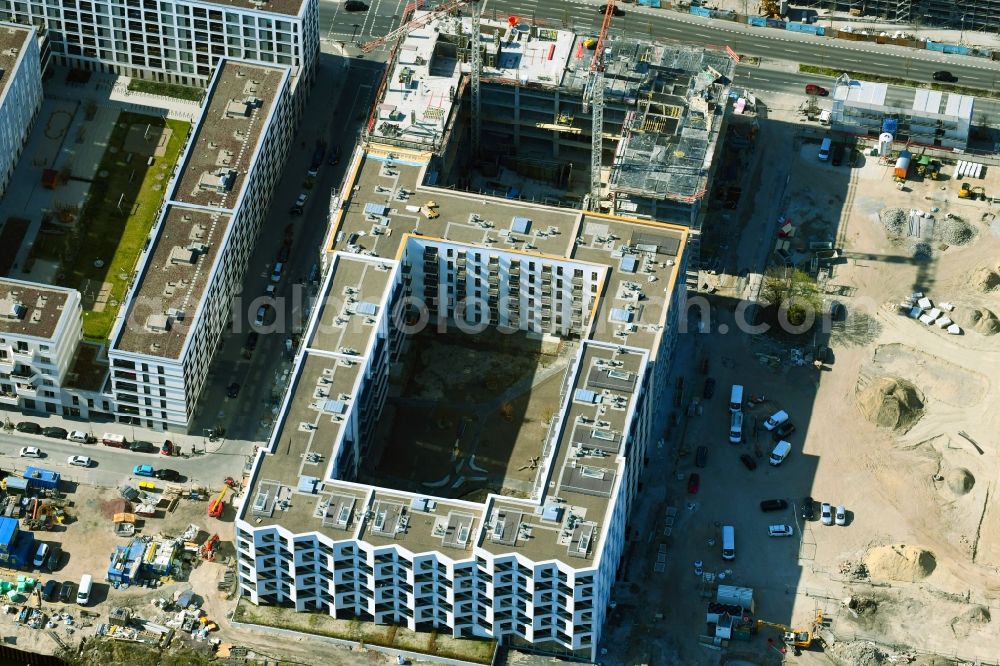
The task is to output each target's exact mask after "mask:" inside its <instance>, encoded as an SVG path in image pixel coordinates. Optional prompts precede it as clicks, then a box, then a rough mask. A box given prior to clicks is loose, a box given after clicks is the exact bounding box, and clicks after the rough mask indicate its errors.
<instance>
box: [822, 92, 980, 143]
mask: <svg viewBox="0 0 1000 666" xmlns="http://www.w3.org/2000/svg"><path fill="white" fill-rule="evenodd" d="M889 94H890V93H889V87H888V85H887V84H885V83H872V82H869V81H855V80H853V79H851V78H850V77H848V76H847V75H846V74H845V75H842V76H841V77H840V78H838V79H837V83H836V85H835V86H834V88H833V108H832V110H831V116H830V126H831V129H832V130H833V131H835V132H844V133H847V134H856V135H861V136H872V137H877V136H878V135H879V134H881V133H882V132H888V133H890V134H892V135H893V137H894V138H895V139H896V140H897V141H904V142H905V141H910V142H912V143H914V144H917V145H923V146H939V147H941V148H957V149H959V150H965V149H966V148H967V147H968V144H969V129H970V127H971V125H972V113H973V108H974V106H975V100H976V98H975V97H973V96H971V95H957V94H954V93H945V92H941V91H940V90H930V89H927V88H909V89H907V90H906V92H905V95H904V98H903V99H900V100H896V101H894V102H890V100H889Z"/></svg>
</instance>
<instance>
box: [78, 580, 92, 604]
mask: <svg viewBox="0 0 1000 666" xmlns="http://www.w3.org/2000/svg"><path fill="white" fill-rule="evenodd" d="M93 586H94V578H93V576H91V575H90V574H83V577H82V578H80V589H79V590H77V592H76V603H77V604H79V605H80V606H86V605H87V604H89V603H90V589H91V588H92V587H93Z"/></svg>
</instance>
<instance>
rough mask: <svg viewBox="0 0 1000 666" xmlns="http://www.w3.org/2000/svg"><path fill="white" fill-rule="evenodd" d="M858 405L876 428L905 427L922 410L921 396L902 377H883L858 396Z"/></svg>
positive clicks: (899, 429)
mask: <svg viewBox="0 0 1000 666" xmlns="http://www.w3.org/2000/svg"><path fill="white" fill-rule="evenodd" d="M858 408H859V409H860V410H861V413H862V414H863V415H864V417H865V418H866V419H868V421H869V422H871V423H872V424H874V425H875V426H877V427H879V428H888V429H892V430H897V431H906V430H909V429H910V428H911V427H913V425H914V424H915V423H916V422H917V421H919V420H920V417H921V416H923V413H924V397H923V395H922V394H921V393H920V391H919V390H917V387H916V386H914V385H913V384H911V383H910V382H908V381H906V380H904V379H893V378H889V377H883V378H881V379H879V380H876V381H874V382H872V383H871V384H870V385H869V386H868V387H867V388H865V389H864V390H863V391H861V393H860V394H859V395H858Z"/></svg>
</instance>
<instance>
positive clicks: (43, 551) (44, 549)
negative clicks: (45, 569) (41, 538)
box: [31, 543, 49, 567]
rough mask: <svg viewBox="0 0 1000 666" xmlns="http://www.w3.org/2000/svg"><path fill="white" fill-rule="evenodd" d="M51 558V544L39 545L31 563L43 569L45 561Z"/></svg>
mask: <svg viewBox="0 0 1000 666" xmlns="http://www.w3.org/2000/svg"><path fill="white" fill-rule="evenodd" d="M48 558H49V544H47V543H42V544H39V545H38V550H36V551H35V557H34V558H33V559H32V560H31V563H32V564H33V565H35V566H36V567H41V566H42V565H43V564H45V560H47V559H48Z"/></svg>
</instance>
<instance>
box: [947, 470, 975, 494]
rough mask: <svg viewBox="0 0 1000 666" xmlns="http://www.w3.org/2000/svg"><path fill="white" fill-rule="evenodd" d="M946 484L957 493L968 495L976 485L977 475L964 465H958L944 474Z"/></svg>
mask: <svg viewBox="0 0 1000 666" xmlns="http://www.w3.org/2000/svg"><path fill="white" fill-rule="evenodd" d="M944 482H945V485H947V486H948V490H950V491H951V492H952V493H953V494H955V495H966V494H968V493H969V491H971V490H972V487H973V486H975V485H976V477H975V476H973V475H972V472H970V471H969V470H967V469H965V468H964V467H956V468H955V469H953V470H951V471H950V472H948V473H947V474H945V476H944Z"/></svg>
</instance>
